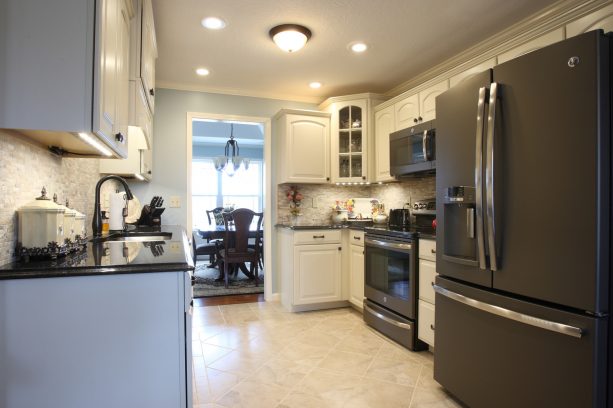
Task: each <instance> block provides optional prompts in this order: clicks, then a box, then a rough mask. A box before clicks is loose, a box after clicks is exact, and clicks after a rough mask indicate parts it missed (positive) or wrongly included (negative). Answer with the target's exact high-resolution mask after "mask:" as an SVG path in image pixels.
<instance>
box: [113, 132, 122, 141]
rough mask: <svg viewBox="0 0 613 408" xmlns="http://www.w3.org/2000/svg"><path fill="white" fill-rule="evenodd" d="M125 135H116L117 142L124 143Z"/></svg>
mask: <svg viewBox="0 0 613 408" xmlns="http://www.w3.org/2000/svg"><path fill="white" fill-rule="evenodd" d="M123 139H124V137H123V135H122V134H121V132H119V133H117V134H115V140H117V141H118V142H119V143H123Z"/></svg>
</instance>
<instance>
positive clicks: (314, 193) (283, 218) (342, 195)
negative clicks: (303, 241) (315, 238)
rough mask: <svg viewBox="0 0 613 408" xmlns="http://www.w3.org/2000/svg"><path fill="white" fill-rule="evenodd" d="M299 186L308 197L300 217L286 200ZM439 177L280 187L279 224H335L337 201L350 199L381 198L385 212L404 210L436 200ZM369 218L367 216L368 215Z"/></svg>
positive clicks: (278, 198) (278, 200)
mask: <svg viewBox="0 0 613 408" xmlns="http://www.w3.org/2000/svg"><path fill="white" fill-rule="evenodd" d="M292 186H295V187H296V188H297V190H298V192H300V194H302V196H303V197H304V198H303V199H302V201H301V204H300V213H301V215H299V216H298V217H292V215H291V214H290V207H289V201H288V199H287V197H286V194H287V191H288V190H289V189H290V187H292ZM435 195H436V192H435V177H434V176H427V177H423V178H410V179H406V180H403V181H400V182H396V183H389V184H370V185H357V186H337V185H334V184H280V185H278V186H277V220H276V222H277V223H282V224H286V223H290V222H293V223H297V224H305V225H308V224H327V223H329V222H330V221H331V219H332V215H333V214H334V210H333V209H332V207H333V206H334V203H335V201H347V200H348V199H350V198H377V199H378V200H379V202H381V203H383V204H385V212H386V214H389V210H390V209H391V208H402V207H403V206H404V205H405V204H406V203H412V202H415V201H416V200H421V199H425V198H433V197H434V196H435ZM365 216H366V215H365Z"/></svg>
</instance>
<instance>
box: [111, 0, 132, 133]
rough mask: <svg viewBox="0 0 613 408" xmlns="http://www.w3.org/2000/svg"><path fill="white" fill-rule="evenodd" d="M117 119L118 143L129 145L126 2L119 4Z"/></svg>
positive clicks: (128, 71) (128, 34) (128, 52)
mask: <svg viewBox="0 0 613 408" xmlns="http://www.w3.org/2000/svg"><path fill="white" fill-rule="evenodd" d="M118 7H119V9H118V17H119V20H118V24H119V27H118V32H117V81H116V83H115V89H116V91H115V92H116V93H115V95H116V105H117V106H116V107H115V109H116V117H117V122H116V124H115V129H114V133H115V134H119V135H121V137H120V138H119V139H116V141H117V142H118V143H123V144H125V143H127V142H128V140H127V137H128V124H129V122H130V118H129V116H130V115H129V113H130V86H129V81H130V63H129V62H130V15H129V11H128V6H127V4H126V0H120V1H119V4H118Z"/></svg>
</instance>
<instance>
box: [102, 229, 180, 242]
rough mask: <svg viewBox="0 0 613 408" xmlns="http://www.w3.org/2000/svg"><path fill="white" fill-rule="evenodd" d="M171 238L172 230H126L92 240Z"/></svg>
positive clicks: (157, 239) (141, 240) (128, 240)
mask: <svg viewBox="0 0 613 408" xmlns="http://www.w3.org/2000/svg"><path fill="white" fill-rule="evenodd" d="M171 238H172V233H170V232H152V231H124V232H117V233H113V234H110V235H107V236H102V237H98V238H92V240H91V242H117V241H120V242H148V241H168V240H170V239H171Z"/></svg>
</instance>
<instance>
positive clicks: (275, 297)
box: [266, 292, 281, 302]
mask: <svg viewBox="0 0 613 408" xmlns="http://www.w3.org/2000/svg"><path fill="white" fill-rule="evenodd" d="M266 301H267V302H280V301H281V294H280V293H278V292H277V293H273V294H272V295H270V296H269V297H267V298H266Z"/></svg>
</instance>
